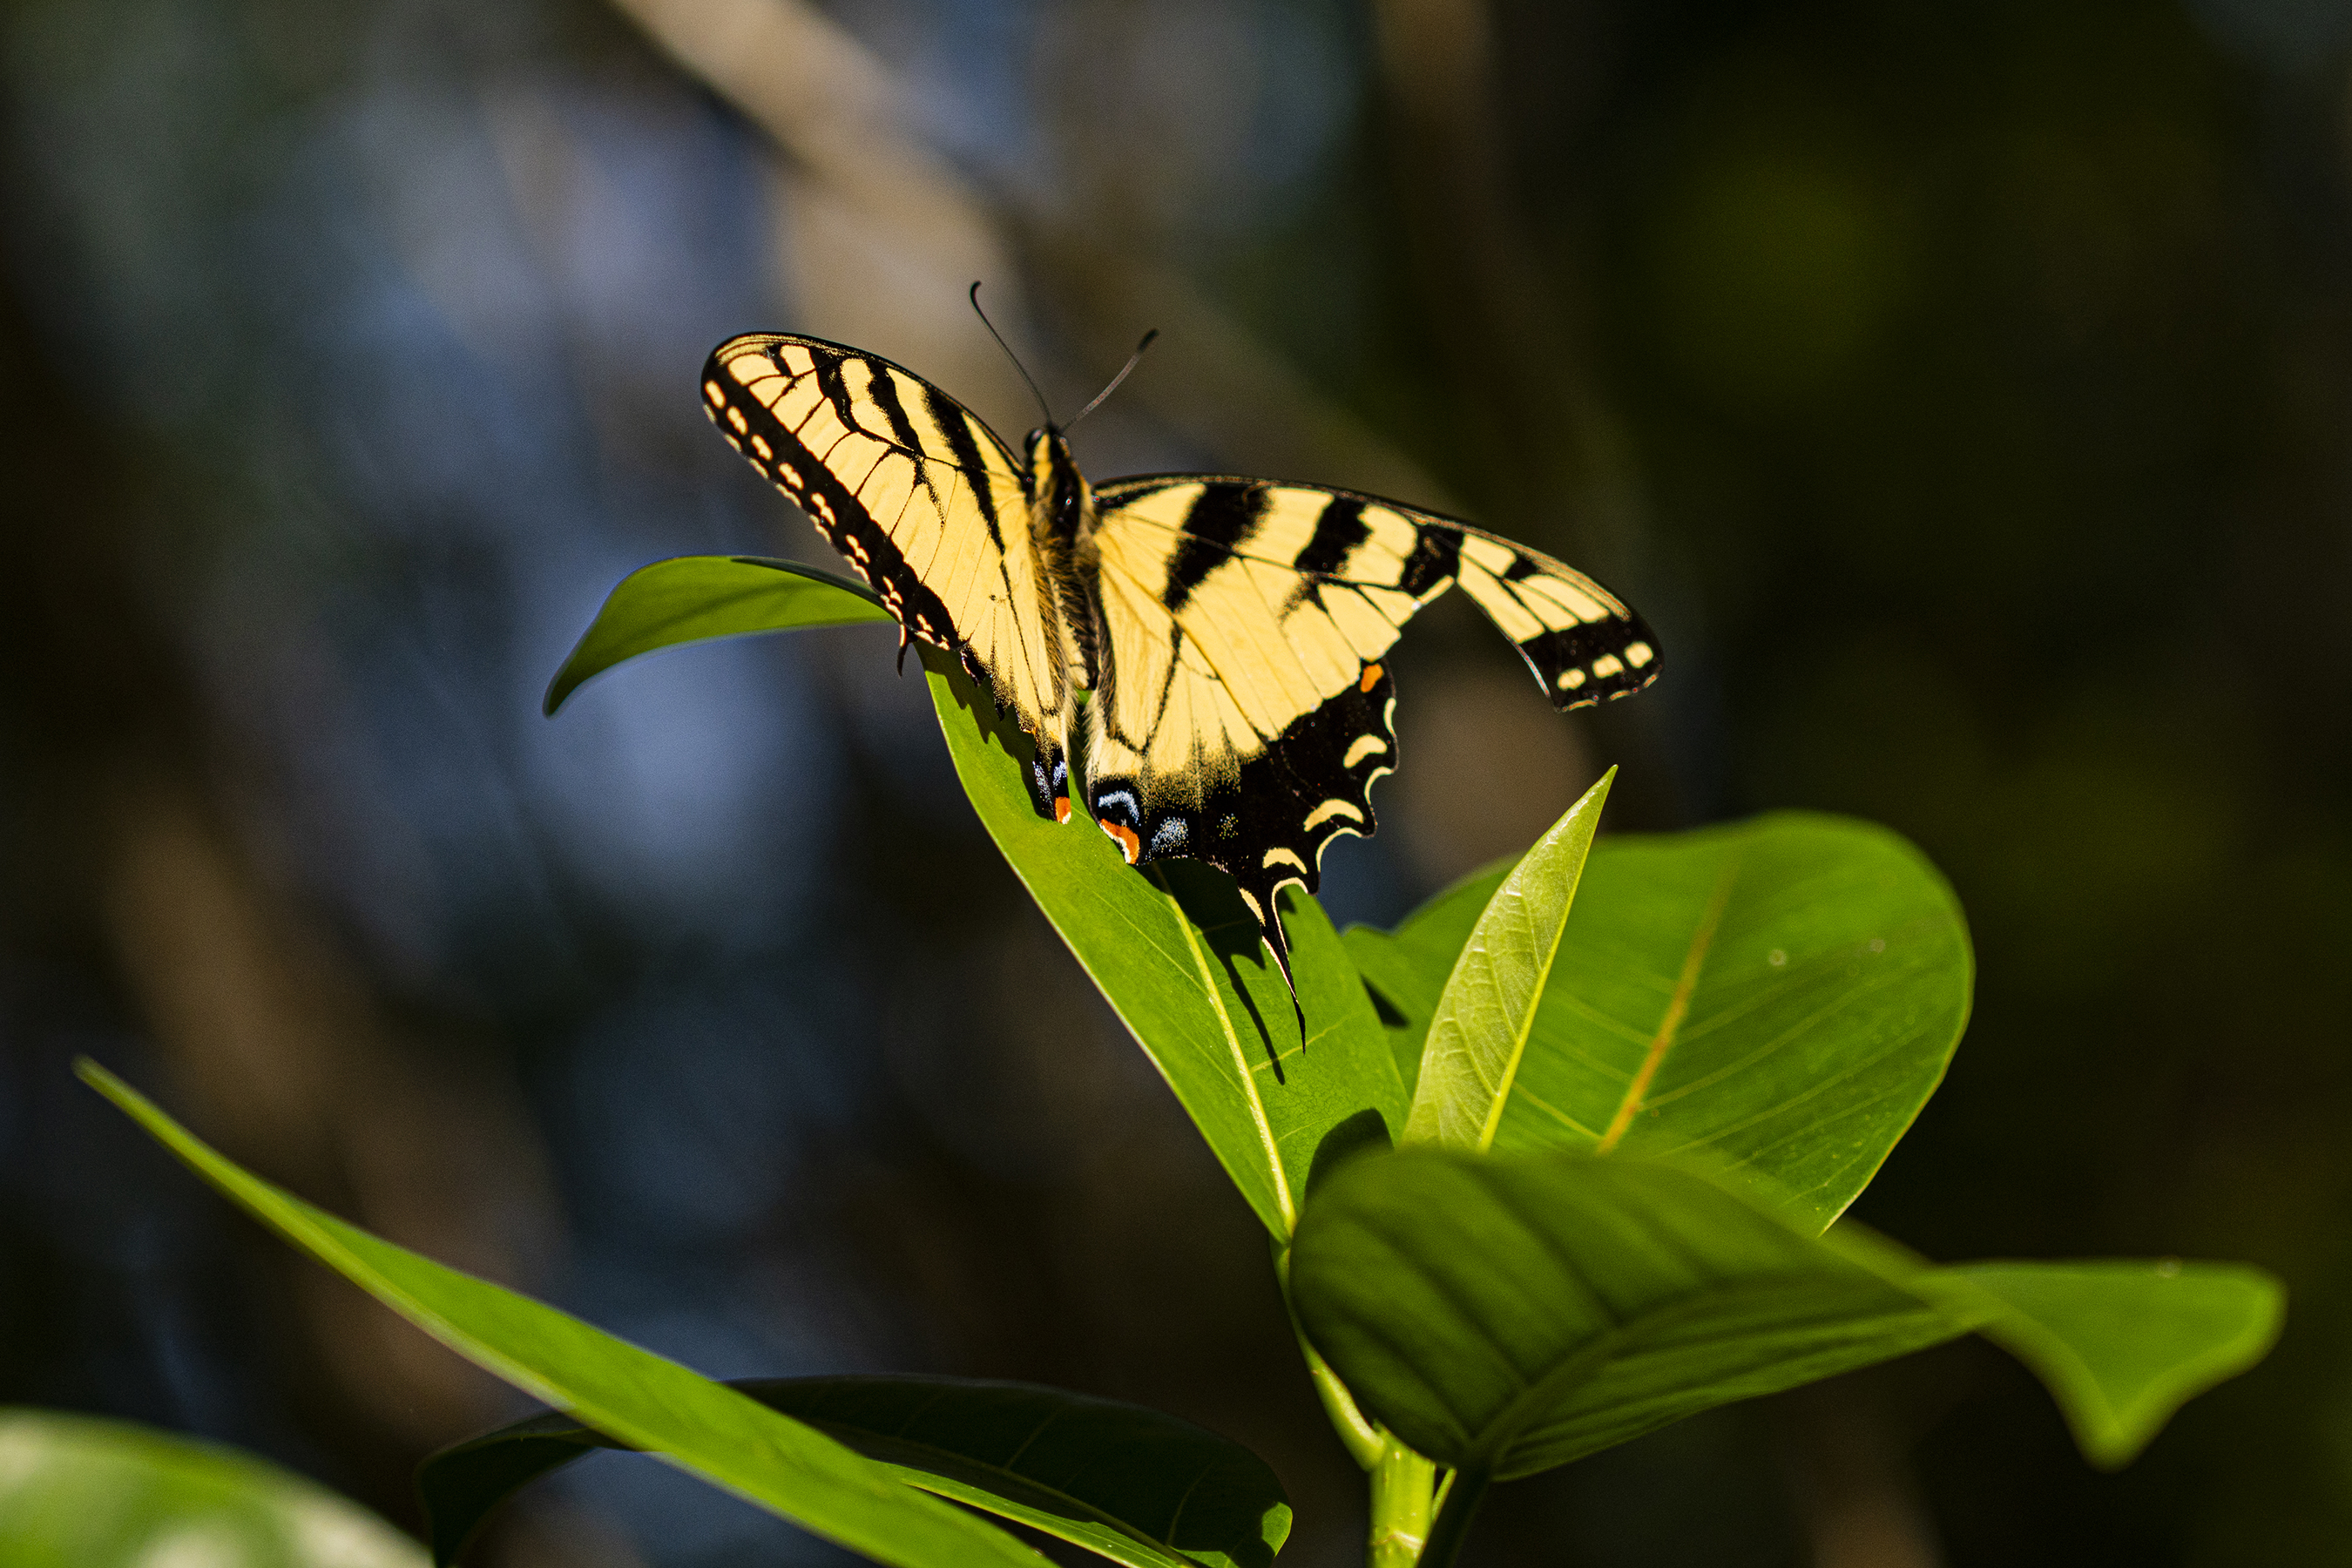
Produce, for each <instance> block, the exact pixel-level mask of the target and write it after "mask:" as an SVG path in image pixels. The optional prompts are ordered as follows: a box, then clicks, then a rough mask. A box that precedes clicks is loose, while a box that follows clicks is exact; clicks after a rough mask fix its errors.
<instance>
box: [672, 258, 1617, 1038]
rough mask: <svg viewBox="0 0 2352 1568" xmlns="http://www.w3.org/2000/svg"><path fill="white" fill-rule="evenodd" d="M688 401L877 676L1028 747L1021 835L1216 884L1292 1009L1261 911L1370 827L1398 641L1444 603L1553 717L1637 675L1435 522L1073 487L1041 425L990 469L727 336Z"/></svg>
mask: <svg viewBox="0 0 2352 1568" xmlns="http://www.w3.org/2000/svg"><path fill="white" fill-rule="evenodd" d="M975 287H976V286H975ZM974 302H975V304H977V298H976V297H975V301H974ZM984 319H985V318H983V320H984ZM1146 342H1149V340H1148V339H1147V340H1146ZM1140 352H1141V351H1140V350H1139V351H1138V353H1140ZM1134 363H1135V362H1134V361H1132V360H1130V361H1129V369H1130V370H1131V369H1133V368H1134ZM1120 374H1121V375H1122V376H1124V375H1125V374H1126V373H1125V372H1121V373H1120ZM1116 384H1117V383H1116V382H1114V383H1113V385H1116ZM702 393H703V400H704V411H705V412H706V413H708V414H709V416H710V418H711V420H712V421H713V422H714V423H715V424H716V425H717V426H719V431H720V433H721V434H723V435H724V436H725V437H727V439H728V440H729V441H730V442H731V443H732V444H733V445H734V447H735V448H736V450H737V451H739V452H740V453H742V455H743V456H744V457H745V458H749V459H750V460H751V464H752V466H753V467H754V468H758V469H759V470H760V472H761V473H762V474H763V475H765V476H766V477H767V478H768V479H770V480H771V481H772V482H773V483H774V484H775V485H776V486H777V488H778V489H782V491H783V493H784V494H785V495H786V496H788V497H789V498H791V500H793V501H794V502H795V503H796V504H798V505H799V507H800V508H801V510H803V511H805V512H806V513H807V514H808V516H809V518H810V520H811V521H813V522H814V523H815V525H816V527H817V529H818V531H820V532H822V533H823V534H824V537H825V539H826V540H827V542H830V543H831V544H832V545H833V546H834V548H835V549H836V550H838V551H840V552H842V554H844V555H845V556H847V557H848V558H849V562H850V563H851V564H852V565H853V566H854V567H856V570H857V573H858V574H859V575H860V576H861V577H863V578H864V579H865V580H866V584H868V585H869V586H870V587H872V589H873V590H874V592H875V593H876V594H877V595H880V597H881V600H882V603H883V605H884V606H885V607H886V608H887V609H888V610H889V612H890V613H891V615H892V616H896V617H897V619H898V626H899V645H898V646H899V658H900V659H901V660H902V661H903V660H904V658H905V657H906V649H907V647H908V644H909V643H910V642H922V643H926V644H929V645H930V646H931V647H937V648H940V649H943V650H945V651H946V652H948V653H949V654H950V655H952V656H953V657H954V658H957V659H958V661H959V662H960V663H961V665H962V668H963V669H964V672H965V673H966V674H967V675H969V676H970V677H971V679H972V681H973V683H974V684H975V685H976V686H978V687H980V688H981V689H982V690H985V691H986V692H988V693H989V695H990V696H991V697H992V699H993V700H994V701H995V703H996V705H997V707H998V709H999V710H1000V711H1009V712H1010V713H1011V714H1012V715H1013V719H1014V721H1016V722H1017V723H1018V724H1019V725H1020V727H1021V728H1022V729H1023V730H1024V731H1026V732H1027V734H1028V736H1029V738H1030V739H1031V740H1032V741H1034V742H1035V748H1036V749H1035V755H1034V758H1033V759H1031V760H1029V761H1028V762H1027V763H1026V767H1027V774H1028V780H1027V782H1028V787H1029V794H1030V797H1031V802H1032V804H1033V805H1034V806H1035V808H1036V810H1037V813H1038V815H1039V816H1045V817H1047V818H1050V819H1052V820H1053V821H1055V822H1067V821H1068V820H1069V819H1070V817H1072V816H1075V815H1076V814H1077V813H1078V812H1079V811H1080V810H1083V811H1084V813H1085V815H1086V816H1087V819H1088V820H1089V821H1090V822H1092V823H1093V824H1094V825H1095V826H1097V827H1099V828H1100V829H1101V830H1102V831H1103V832H1104V833H1106V834H1108V835H1109V836H1110V837H1111V838H1112V839H1113V840H1114V841H1115V842H1116V843H1117V844H1118V847H1119V849H1120V852H1121V853H1122V854H1124V855H1125V856H1126V858H1127V860H1128V862H1129V864H1130V865H1134V866H1144V865H1149V864H1150V862H1152V861H1154V860H1158V859H1161V858H1167V857H1171V856H1186V857H1190V858H1193V859H1196V860H1205V861H1207V862H1208V863H1209V864H1211V865H1213V866H1215V867H1218V868H1221V869H1223V870H1224V871H1226V872H1227V873H1229V874H1231V876H1232V877H1233V879H1234V882H1235V883H1236V884H1237V886H1238V888H1239V889H1240V893H1241V897H1242V901H1243V902H1244V903H1245V904H1247V905H1248V906H1249V909H1250V912H1251V913H1252V914H1254V915H1255V917H1256V918H1257V921H1258V925H1259V929H1260V932H1261V934H1262V935H1263V937H1264V939H1265V946H1266V948H1267V951H1268V952H1270V953H1271V954H1272V955H1273V958H1274V961H1275V963H1276V965H1277V966H1278V967H1279V968H1280V969H1281V972H1282V975H1283V978H1284V980H1285V982H1286V983H1287V984H1290V985H1291V994H1292V997H1293V1000H1294V1002H1295V1001H1296V998H1297V985H1296V983H1295V982H1293V981H1292V980H1291V972H1290V949H1289V943H1288V942H1287V940H1286V937H1285V936H1284V933H1283V928H1282V921H1281V918H1280V914H1279V911H1278V910H1277V909H1276V903H1275V897H1276V892H1277V890H1278V889H1281V888H1282V887H1284V886H1285V885H1286V884H1289V883H1297V884H1298V885H1300V886H1301V887H1303V888H1305V889H1307V892H1308V893H1310V894H1311V893H1313V892H1314V891H1315V890H1316V889H1317V886H1318V883H1319V882H1320V880H1321V877H1320V866H1321V859H1322V853H1323V850H1324V847H1326V846H1327V845H1328V844H1329V843H1330V841H1331V840H1332V839H1333V838H1335V837H1338V836H1339V835H1340V834H1343V833H1352V834H1359V835H1366V836H1369V835H1370V833H1371V832H1372V829H1373V826H1374V824H1373V816H1372V805H1371V799H1370V789H1371V784H1372V781H1373V780H1374V779H1377V778H1379V777H1380V776H1381V774H1383V773H1388V772H1390V771H1391V769H1392V768H1393V767H1394V766H1395V764H1396V731H1395V727H1394V720H1395V713H1396V680H1395V677H1394V676H1393V675H1392V674H1391V672H1390V670H1389V668H1388V666H1387V664H1386V662H1385V660H1386V658H1387V656H1388V653H1389V649H1390V648H1391V646H1392V645H1394V643H1395V642H1396V640H1397V637H1398V635H1399V633H1400V632H1401V631H1402V628H1403V626H1404V624H1405V623H1406V622H1407V621H1409V620H1411V619H1412V617H1413V616H1414V615H1416V614H1417V613H1419V612H1420V611H1421V610H1422V609H1423V607H1424V606H1426V605H1429V604H1430V603H1431V602H1432V601H1433V600H1434V599H1436V598H1437V597H1438V596H1440V595H1443V594H1444V593H1445V592H1446V591H1447V590H1448V589H1449V588H1456V587H1458V588H1460V589H1461V590H1462V591H1463V592H1464V593H1465V594H1467V595H1469V596H1470V598H1471V600H1472V602H1473V603H1475V605H1477V606H1478V607H1479V608H1480V609H1481V610H1483V611H1485V612H1486V616H1488V618H1489V619H1491V620H1492V621H1493V622H1494V623H1495V625H1496V626H1497V627H1498V628H1500V630H1501V631H1502V633H1503V635H1504V636H1506V637H1509V638H1510V639H1511V641H1512V642H1513V643H1515V644H1517V647H1518V650H1519V653H1520V655H1521V657H1522V658H1525V659H1526V660H1527V663H1528V668H1530V669H1532V670H1533V671H1534V672H1535V674H1536V678H1537V679H1538V681H1539V682H1540V683H1541V684H1542V686H1543V689H1544V692H1545V694H1546V695H1547V696H1549V698H1550V699H1551V700H1552V703H1553V705H1554V706H1555V707H1558V708H1561V709H1570V708H1581V707H1584V706H1587V705H1588V704H1591V703H1594V702H1599V701H1601V700H1604V699H1608V698H1613V697H1623V696H1626V695H1628V694H1630V693H1632V692H1634V691H1638V690H1640V689H1642V688H1643V687H1645V686H1647V685H1648V684H1649V683H1650V682H1651V681H1652V680H1654V679H1656V678H1657V674H1658V669H1659V653H1658V643H1657V639H1656V637H1654V636H1652V635H1651V632H1650V629H1649V627H1647V626H1644V625H1643V623H1642V619H1641V617H1640V616H1637V615H1635V614H1634V613H1633V611H1632V610H1630V609H1628V608H1627V607H1626V606H1625V605H1624V604H1623V603H1622V601H1620V600H1619V599H1617V598H1616V597H1615V596H1614V595H1612V594H1611V593H1609V591H1608V590H1607V589H1605V588H1603V587H1601V584H1598V583H1596V582H1594V581H1593V580H1592V579H1591V578H1590V577H1588V576H1586V575H1585V574H1582V573H1580V572H1578V571H1576V570H1575V569H1574V568H1572V567H1570V566H1567V565H1564V564H1563V563H1560V562H1558V561H1555V560H1553V559H1552V558H1551V557H1549V556H1548V555H1544V554H1541V553H1539V552H1536V551H1533V550H1529V549H1528V548H1526V547H1525V546H1523V545H1518V544H1514V543H1512V542H1510V541H1508V540H1506V539H1502V538H1498V537H1496V535H1494V534H1492V533H1489V532H1487V531H1485V530H1484V529H1480V528H1476V527H1474V526H1472V525H1471V524H1469V523H1466V522H1463V521H1458V520H1457V519H1454V518H1449V517H1441V516H1439V515H1437V514H1436V513H1434V512H1429V511H1423V510H1419V509H1417V508H1413V507H1409V506H1404V505H1402V504H1400V503H1398V502H1395V501H1391V500H1381V499H1380V498H1378V497H1375V496H1369V495H1362V494H1359V493H1357V492H1355V491H1353V490H1345V489H1332V488H1330V487H1328V486H1323V485H1307V484H1290V483H1286V482H1280V481H1276V480H1273V479H1246V478H1238V477H1234V476H1231V475H1224V474H1151V475H1145V476H1141V477H1139V478H1134V479H1112V480H1109V481H1108V482H1106V483H1103V484H1100V485H1091V484H1089V483H1088V482H1087V479H1086V476H1085V475H1083V474H1082V473H1080V472H1079V471H1078V467H1077V464H1076V461H1075V460H1073V458H1072V457H1071V454H1070V446H1069V442H1068V439H1067V438H1066V435H1065V432H1064V430H1063V429H1062V428H1060V427H1057V426H1055V424H1053V423H1052V421H1051V419H1050V417H1049V418H1048V421H1047V423H1046V424H1045V425H1044V426H1040V427H1039V428H1038V429H1036V430H1034V431H1033V432H1032V433H1031V434H1030V436H1029V437H1028V439H1027V440H1026V441H1025V442H1024V444H1023V447H1022V450H1021V451H1020V452H1019V453H1016V452H1015V451H1014V450H1013V448H1012V447H1008V446H1006V445H1005V444H1004V442H1003V440H1001V439H999V438H998V437H997V436H996V434H995V432H993V431H992V430H991V429H989V427H988V426H986V425H984V424H982V422H981V420H980V419H979V418H978V417H977V416H974V415H973V414H972V413H971V411H970V410H969V409H967V408H965V407H964V406H963V405H961V404H960V403H958V402H957V401H956V400H955V399H954V398H952V397H950V396H949V395H947V394H946V393H945V392H943V391H941V390H940V388H939V387H937V386H934V385H932V384H930V383H929V382H928V381H925V380H924V379H923V378H922V377H920V376H919V375H916V374H913V373H912V372H910V371H908V370H905V369H902V368H901V367H899V366H898V365H896V364H894V363H891V362H890V361H888V360H886V359H884V358H882V357H881V356H880V355H878V354H871V353H864V352H862V351H860V350H857V349H853V348H847V347H845V346H843V345H842V344H839V343H833V342H825V341H824V340H823V339H820V338H808V337H800V336H795V335H793V334H790V333H781V332H754V333H750V334H747V335H745V336H742V337H737V338H731V339H730V340H729V341H728V342H724V343H721V344H720V345H719V347H718V348H717V349H716V350H714V351H713V352H712V353H711V355H710V359H709V363H707V364H706V365H705V367H704V369H703V380H702ZM1106 395H1108V389H1106ZM1100 401H1101V399H1100V398H1097V400H1096V402H1097V403H1099V402H1100ZM1093 406H1094V405H1091V404H1090V405H1088V409H1089V410H1091V409H1092V407H1093ZM1075 422H1076V421H1073V423H1075Z"/></svg>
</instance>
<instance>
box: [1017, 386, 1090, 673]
mask: <svg viewBox="0 0 2352 1568" xmlns="http://www.w3.org/2000/svg"><path fill="white" fill-rule="evenodd" d="M1028 487H1029V532H1030V537H1031V538H1032V539H1033V540H1034V542H1035V543H1036V546H1037V554H1038V558H1039V563H1040V564H1041V565H1042V566H1043V567H1044V572H1043V575H1044V576H1045V580H1046V583H1047V584H1048V585H1049V587H1050V591H1051V592H1052V593H1053V595H1054V597H1055V607H1056V608H1058V609H1059V610H1060V612H1061V616H1060V619H1061V625H1062V626H1063V628H1064V629H1065V631H1066V635H1067V637H1068V639H1069V645H1070V646H1069V647H1067V648H1066V649H1065V650H1064V655H1065V658H1066V660H1067V663H1068V668H1069V670H1070V675H1071V679H1072V680H1073V682H1074V683H1075V684H1076V685H1078V686H1080V687H1083V688H1086V689H1092V688H1094V687H1095V686H1096V685H1097V671H1098V668H1099V666H1098V659H1097V651H1096V650H1097V648H1098V647H1100V646H1101V627H1100V626H1099V624H1098V617H1097V611H1096V607H1095V603H1096V599H1095V579H1096V574H1097V572H1098V571H1099V570H1100V566H1099V560H1098V552H1097V549H1096V546H1095V539H1094V532H1095V495H1094V489H1093V487H1092V486H1090V485H1088V484H1087V477H1086V475H1084V474H1082V473H1080V472H1079V471H1078V464H1077V459H1076V458H1073V457H1072V456H1071V455H1070V443H1069V441H1068V439H1067V438H1066V437H1064V436H1063V434H1062V433H1061V432H1060V431H1059V430H1056V429H1055V428H1054V427H1053V426H1050V425H1048V426H1045V427H1044V428H1042V429H1038V430H1033V431H1031V432H1030V433H1029V473H1028Z"/></svg>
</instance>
